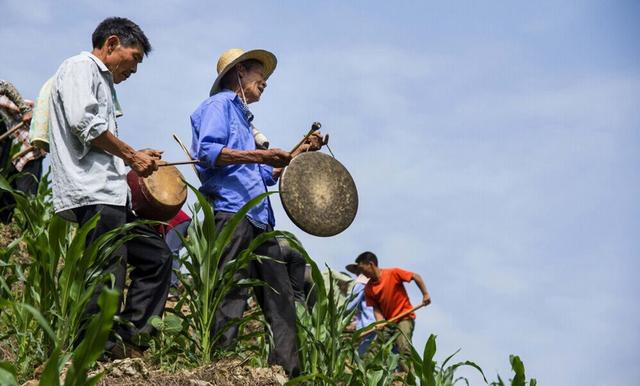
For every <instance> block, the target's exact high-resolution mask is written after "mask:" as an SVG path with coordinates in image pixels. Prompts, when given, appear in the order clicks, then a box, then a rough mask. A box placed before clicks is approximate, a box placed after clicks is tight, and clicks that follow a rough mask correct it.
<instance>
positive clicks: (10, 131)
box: [0, 122, 24, 142]
mask: <svg viewBox="0 0 640 386" xmlns="http://www.w3.org/2000/svg"><path fill="white" fill-rule="evenodd" d="M23 125H24V122H20V123H18V124H17V125H15V126H13V127H12V128H10V129H9V130H7V132H6V133H4V134H2V135H0V142H2V141H4V139H5V138H7V137H8V136H10V135H11V134H13V133H15V132H16V131H18V129H19V128H21V127H22V126H23Z"/></svg>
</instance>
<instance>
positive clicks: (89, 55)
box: [80, 51, 111, 73]
mask: <svg viewBox="0 0 640 386" xmlns="http://www.w3.org/2000/svg"><path fill="white" fill-rule="evenodd" d="M80 54H81V55H84V56H88V57H89V58H91V60H93V61H94V62H96V64H97V65H98V68H99V69H100V71H102V72H108V73H111V71H109V69H108V68H107V66H106V65H105V64H104V63H103V62H102V60H100V58H98V57H97V56H95V55H94V54H92V53H91V52H89V51H82V52H81V53H80Z"/></svg>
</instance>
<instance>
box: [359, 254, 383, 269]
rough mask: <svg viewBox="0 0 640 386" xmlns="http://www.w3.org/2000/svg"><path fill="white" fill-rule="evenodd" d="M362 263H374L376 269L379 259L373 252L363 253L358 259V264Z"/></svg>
mask: <svg viewBox="0 0 640 386" xmlns="http://www.w3.org/2000/svg"><path fill="white" fill-rule="evenodd" d="M360 263H373V265H375V266H376V267H377V266H378V258H377V257H376V255H375V254H374V253H373V252H369V251H366V252H362V253H361V254H360V255H358V257H356V264H360Z"/></svg>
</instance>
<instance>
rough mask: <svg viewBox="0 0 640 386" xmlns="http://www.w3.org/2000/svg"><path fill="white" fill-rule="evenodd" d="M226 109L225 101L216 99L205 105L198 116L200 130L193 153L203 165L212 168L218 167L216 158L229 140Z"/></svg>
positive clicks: (194, 123)
mask: <svg viewBox="0 0 640 386" xmlns="http://www.w3.org/2000/svg"><path fill="white" fill-rule="evenodd" d="M226 110H227V109H226V108H225V105H224V103H220V102H218V101H215V102H212V103H209V104H208V105H206V106H205V107H203V109H202V110H201V111H200V115H199V117H198V118H199V123H200V124H199V128H200V130H199V135H198V138H197V140H195V141H194V142H195V143H194V144H193V145H194V147H195V152H194V153H195V154H193V155H194V156H195V157H196V158H197V159H198V160H199V161H200V162H202V163H203V166H205V167H208V168H211V169H213V168H215V167H216V160H217V159H218V156H219V155H220V152H221V151H222V149H223V148H224V147H225V146H226V144H227V143H228V141H229V116H228V114H227V111H226ZM194 118H196V117H192V118H191V121H192V125H193V127H196V123H197V122H194ZM194 134H195V132H194ZM194 139H195V136H194Z"/></svg>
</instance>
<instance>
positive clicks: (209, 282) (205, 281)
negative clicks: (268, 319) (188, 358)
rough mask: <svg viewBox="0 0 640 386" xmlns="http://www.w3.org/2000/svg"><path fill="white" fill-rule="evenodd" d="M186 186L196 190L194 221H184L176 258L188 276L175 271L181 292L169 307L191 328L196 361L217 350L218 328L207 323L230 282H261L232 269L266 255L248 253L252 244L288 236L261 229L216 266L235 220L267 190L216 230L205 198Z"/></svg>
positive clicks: (249, 284) (201, 361)
mask: <svg viewBox="0 0 640 386" xmlns="http://www.w3.org/2000/svg"><path fill="white" fill-rule="evenodd" d="M189 187H190V188H191V190H192V191H193V192H194V194H195V195H196V199H197V202H196V205H195V206H194V207H192V209H191V210H192V214H193V216H192V217H193V218H194V221H193V222H192V223H191V226H190V227H189V230H188V237H187V238H183V245H184V247H185V249H186V251H187V256H188V258H184V259H182V263H183V264H184V266H185V268H186V270H187V271H188V277H186V276H185V275H182V274H178V277H179V279H180V281H181V283H182V285H183V287H184V290H185V293H186V296H184V297H182V299H181V300H180V301H179V302H178V304H177V305H176V307H175V308H174V310H175V312H177V313H178V314H180V315H181V317H183V318H184V319H185V320H186V321H187V324H186V325H187V326H188V329H189V330H190V331H191V332H192V340H191V341H192V343H193V351H194V352H196V353H197V362H198V363H199V364H207V363H210V362H211V360H212V359H213V357H214V356H215V355H216V354H218V353H219V352H220V351H221V348H220V347H218V346H216V342H217V341H218V340H219V339H220V337H221V335H222V333H223V332H224V330H221V331H216V334H215V335H213V332H212V326H213V324H214V322H215V315H216V311H217V310H218V309H219V307H220V305H221V303H222V301H223V300H224V298H225V296H226V295H227V293H228V292H229V291H230V290H231V289H232V288H233V287H234V286H241V287H253V286H258V285H264V283H263V282H261V281H259V280H255V279H240V280H238V279H236V278H235V277H234V276H235V274H236V272H238V271H240V270H242V269H244V268H245V267H247V265H248V264H249V263H250V262H251V261H253V260H257V261H260V260H261V259H268V257H265V256H258V255H256V254H255V253H254V250H255V249H256V248H258V247H259V246H260V245H261V244H262V243H264V242H265V241H266V240H268V239H270V238H273V237H276V236H282V237H287V238H290V237H291V235H290V234H289V233H287V232H282V231H273V232H265V233H262V234H261V235H259V236H258V237H256V238H255V239H254V240H252V242H251V243H250V245H249V246H248V247H247V248H246V249H245V250H244V251H242V252H240V254H239V255H238V256H236V257H235V258H234V259H232V260H231V261H229V262H227V263H226V265H225V266H224V267H222V266H221V262H222V259H223V256H224V253H225V250H226V248H227V246H228V244H229V242H230V241H231V238H232V236H233V233H234V231H235V229H236V227H237V225H238V224H239V223H240V221H242V220H243V218H244V217H245V216H246V215H247V213H248V212H249V209H251V208H252V207H253V206H255V205H257V204H258V203H260V202H261V201H262V200H263V199H265V198H266V197H267V196H268V195H269V194H272V193H273V192H269V193H264V194H262V195H260V196H258V197H256V198H254V199H252V200H250V201H249V202H248V203H247V204H246V205H244V206H243V207H242V208H241V209H240V210H239V211H238V212H237V213H236V214H235V215H234V216H232V217H231V218H230V219H229V221H227V222H226V223H225V225H224V226H223V227H222V229H220V232H219V233H217V232H216V226H215V220H214V213H213V208H212V207H211V204H209V202H208V200H207V199H206V198H205V197H204V196H203V195H202V194H201V193H200V192H199V191H198V190H197V189H196V188H194V187H193V186H191V185H189ZM200 212H202V220H201V221H199V220H196V219H197V218H198V215H199V213H200ZM183 305H186V306H187V308H188V309H189V312H188V313H186V314H183V313H182V312H181V311H180V309H181V308H182V306H183ZM244 320H246V319H240V320H234V321H231V322H230V323H233V324H238V323H242V322H243V321H244ZM226 327H227V328H228V327H229V326H226Z"/></svg>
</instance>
